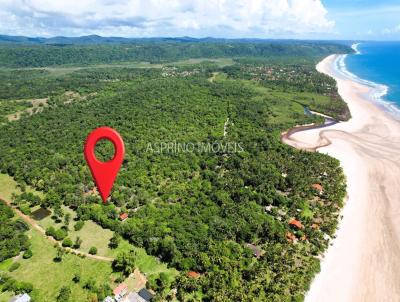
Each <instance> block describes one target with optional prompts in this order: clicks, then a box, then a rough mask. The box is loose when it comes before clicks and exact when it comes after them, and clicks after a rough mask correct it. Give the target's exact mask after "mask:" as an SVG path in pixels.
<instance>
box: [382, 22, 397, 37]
mask: <svg viewBox="0 0 400 302" xmlns="http://www.w3.org/2000/svg"><path fill="white" fill-rule="evenodd" d="M396 33H400V24H399V25H397V26H395V27H392V28H384V29H383V30H382V34H384V35H392V34H396Z"/></svg>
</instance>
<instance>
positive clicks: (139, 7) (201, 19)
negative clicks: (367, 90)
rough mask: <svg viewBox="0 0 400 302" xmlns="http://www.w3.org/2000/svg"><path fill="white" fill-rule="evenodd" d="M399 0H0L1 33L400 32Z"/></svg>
mask: <svg viewBox="0 0 400 302" xmlns="http://www.w3.org/2000/svg"><path fill="white" fill-rule="evenodd" d="M399 16H400V0H386V1H385V0H382V1H380V0H378V1H376V0H119V1H116V0H97V1H95V0H0V34H7V35H24V36H31V37H38V36H40V37H52V36H61V35H62V36H81V35H91V34H97V35H101V36H119V37H163V36H164V37H165V36H168V37H180V36H191V37H224V38H295V39H330V40H332V39H341V40H343V39H349V40H400V18H399Z"/></svg>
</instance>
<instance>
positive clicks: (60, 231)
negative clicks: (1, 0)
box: [54, 229, 68, 241]
mask: <svg viewBox="0 0 400 302" xmlns="http://www.w3.org/2000/svg"><path fill="white" fill-rule="evenodd" d="M67 235H68V232H67V231H66V230H64V229H58V230H56V231H55V234H54V238H55V239H56V240H57V241H60V240H63V239H64V238H65V237H67Z"/></svg>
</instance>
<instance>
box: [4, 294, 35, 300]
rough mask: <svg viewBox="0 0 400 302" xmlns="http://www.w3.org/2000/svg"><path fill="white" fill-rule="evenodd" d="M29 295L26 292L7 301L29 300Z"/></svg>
mask: <svg viewBox="0 0 400 302" xmlns="http://www.w3.org/2000/svg"><path fill="white" fill-rule="evenodd" d="M30 301H31V297H30V296H29V295H28V294H26V293H25V294H20V295H17V296H15V297H12V298H11V299H10V301H9V302H30Z"/></svg>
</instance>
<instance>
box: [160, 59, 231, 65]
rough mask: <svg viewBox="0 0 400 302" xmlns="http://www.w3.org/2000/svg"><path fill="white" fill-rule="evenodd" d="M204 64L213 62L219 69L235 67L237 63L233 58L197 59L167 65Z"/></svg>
mask: <svg viewBox="0 0 400 302" xmlns="http://www.w3.org/2000/svg"><path fill="white" fill-rule="evenodd" d="M204 62H212V63H215V64H217V65H218V67H224V66H228V65H233V64H235V62H234V61H233V60H232V59H231V58H215V59H213V58H197V59H187V60H181V61H175V62H171V63H167V64H165V65H174V66H184V65H193V64H200V63H204Z"/></svg>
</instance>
